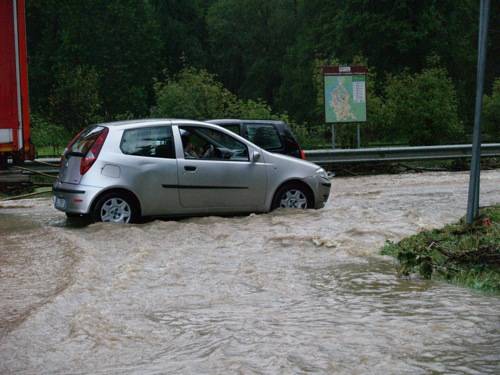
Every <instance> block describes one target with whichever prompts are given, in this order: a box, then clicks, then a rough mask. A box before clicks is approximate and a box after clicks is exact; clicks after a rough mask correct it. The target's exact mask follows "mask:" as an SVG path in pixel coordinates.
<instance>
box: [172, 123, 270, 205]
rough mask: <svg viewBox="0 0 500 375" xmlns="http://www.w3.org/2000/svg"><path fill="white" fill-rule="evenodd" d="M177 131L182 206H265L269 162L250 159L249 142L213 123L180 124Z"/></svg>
mask: <svg viewBox="0 0 500 375" xmlns="http://www.w3.org/2000/svg"><path fill="white" fill-rule="evenodd" d="M174 131H175V127H174ZM178 131H179V133H178V135H179V137H178V140H179V143H181V144H180V149H181V150H182V151H181V152H182V153H181V155H179V152H178V154H177V161H178V163H177V166H178V179H179V185H178V189H179V200H180V204H181V205H182V206H183V207H185V208H188V209H199V210H201V211H204V210H207V209H208V210H216V211H219V210H220V211H241V210H259V209H261V208H262V207H263V205H264V201H265V198H266V188H267V172H266V165H265V163H263V162H252V161H251V160H250V159H251V158H250V150H249V146H248V145H247V144H245V143H243V142H241V141H239V140H238V139H236V138H235V137H233V136H231V135H230V134H231V133H230V132H223V131H220V130H218V129H216V128H215V127H210V126H200V125H196V126H194V125H180V126H178ZM178 150H179V148H178Z"/></svg>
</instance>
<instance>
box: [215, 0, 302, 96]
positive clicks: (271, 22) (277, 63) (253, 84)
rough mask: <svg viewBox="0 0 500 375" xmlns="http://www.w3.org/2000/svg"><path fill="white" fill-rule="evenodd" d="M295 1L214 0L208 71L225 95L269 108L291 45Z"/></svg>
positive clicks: (278, 85)
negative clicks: (228, 92)
mask: <svg viewBox="0 0 500 375" xmlns="http://www.w3.org/2000/svg"><path fill="white" fill-rule="evenodd" d="M295 6H296V5H295V1H292V0H218V1H216V2H214V4H213V5H212V6H211V7H210V9H209V10H208V14H207V27H208V38H209V39H208V40H209V45H210V56H211V60H210V62H209V67H210V70H211V71H214V72H215V73H217V75H218V76H219V77H220V79H221V81H222V82H223V83H224V85H225V86H226V87H228V88H229V90H231V91H233V92H235V93H236V94H237V95H238V96H240V97H243V98H248V99H259V98H261V99H263V100H265V101H266V102H267V103H270V104H271V105H272V104H273V103H274V99H275V95H276V93H277V91H278V89H279V87H280V85H281V81H282V75H281V62H282V59H283V56H284V54H285V52H286V50H287V46H289V45H291V43H292V42H293V40H294V35H295V29H294V22H295Z"/></svg>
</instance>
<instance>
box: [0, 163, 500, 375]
mask: <svg viewBox="0 0 500 375" xmlns="http://www.w3.org/2000/svg"><path fill="white" fill-rule="evenodd" d="M332 183H333V186H332V195H331V197H330V201H329V203H328V205H327V207H325V208H324V209H322V210H317V211H313V210H311V211H302V212H301V211H293V210H291V211H286V210H282V211H279V210H278V211H276V212H273V213H270V214H260V215H249V216H242V217H235V218H220V217H205V218H193V219H186V220H178V221H166V220H163V221H161V220H156V221H152V222H149V223H146V224H141V225H129V226H119V225H111V224H102V223H99V224H92V225H88V226H74V225H69V224H68V223H67V222H66V219H65V216H64V214H62V213H60V212H58V211H56V210H54V209H53V208H52V206H51V201H50V200H49V199H46V198H44V199H34V200H23V201H15V202H9V203H7V202H4V203H0V207H1V208H0V238H1V241H0V285H1V288H0V373H2V374H10V373H26V374H58V373H59V374H62V373H64V374H66V373H88V374H104V373H120V374H122V373H140V374H166V373H194V374H206V373H210V374H215V373H222V374H226V373H243V374H253V373H255V374H260V373H263V374H275V373H287V374H288V373H308V372H312V373H329V374H331V373H338V374H366V373H370V374H402V373H405V374H429V373H453V374H485V373H491V374H494V373H496V374H498V373H500V297H498V296H492V295H485V294H481V293H479V292H475V291H471V290H468V289H464V288H460V287H456V286H452V285H448V284H445V283H439V282H431V281H422V280H417V279H411V280H405V279H400V278H398V277H397V275H396V273H395V268H394V263H393V260H392V259H391V258H388V257H383V256H380V255H378V252H379V248H380V247H381V246H382V245H383V244H384V241H385V240H398V239H401V238H402V237H404V236H406V235H409V234H412V233H415V232H417V231H419V230H423V229H428V228H433V227H438V226H441V225H442V224H443V223H449V222H453V221H455V220H457V219H458V218H459V217H460V216H462V215H463V214H464V213H465V209H466V198H467V197H466V196H467V186H468V175H467V173H425V174H408V175H397V176H370V177H353V178H336V179H333V181H332ZM481 189H482V191H481V204H482V205H487V204H492V203H499V202H500V171H485V172H483V173H482V180H481Z"/></svg>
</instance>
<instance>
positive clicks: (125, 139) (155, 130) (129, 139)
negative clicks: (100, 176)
mask: <svg viewBox="0 0 500 375" xmlns="http://www.w3.org/2000/svg"><path fill="white" fill-rule="evenodd" d="M120 149H121V150H122V152H123V153H124V154H127V155H136V156H148V157H152V158H167V159H175V150H174V140H173V136H172V128H171V127H170V126H158V127H150V128H140V129H129V130H125V131H124V132H123V136H122V140H121V143H120Z"/></svg>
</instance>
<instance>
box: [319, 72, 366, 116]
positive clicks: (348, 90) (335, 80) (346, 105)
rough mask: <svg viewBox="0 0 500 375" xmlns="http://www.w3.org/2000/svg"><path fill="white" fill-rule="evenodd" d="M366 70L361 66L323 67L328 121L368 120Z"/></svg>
mask: <svg viewBox="0 0 500 375" xmlns="http://www.w3.org/2000/svg"><path fill="white" fill-rule="evenodd" d="M366 72H367V69H366V68H365V67H360V66H352V67H351V66H333V67H325V68H323V75H324V84H325V89H324V90H325V91H324V95H325V96H324V98H325V122H326V123H346V122H365V121H366Z"/></svg>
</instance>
